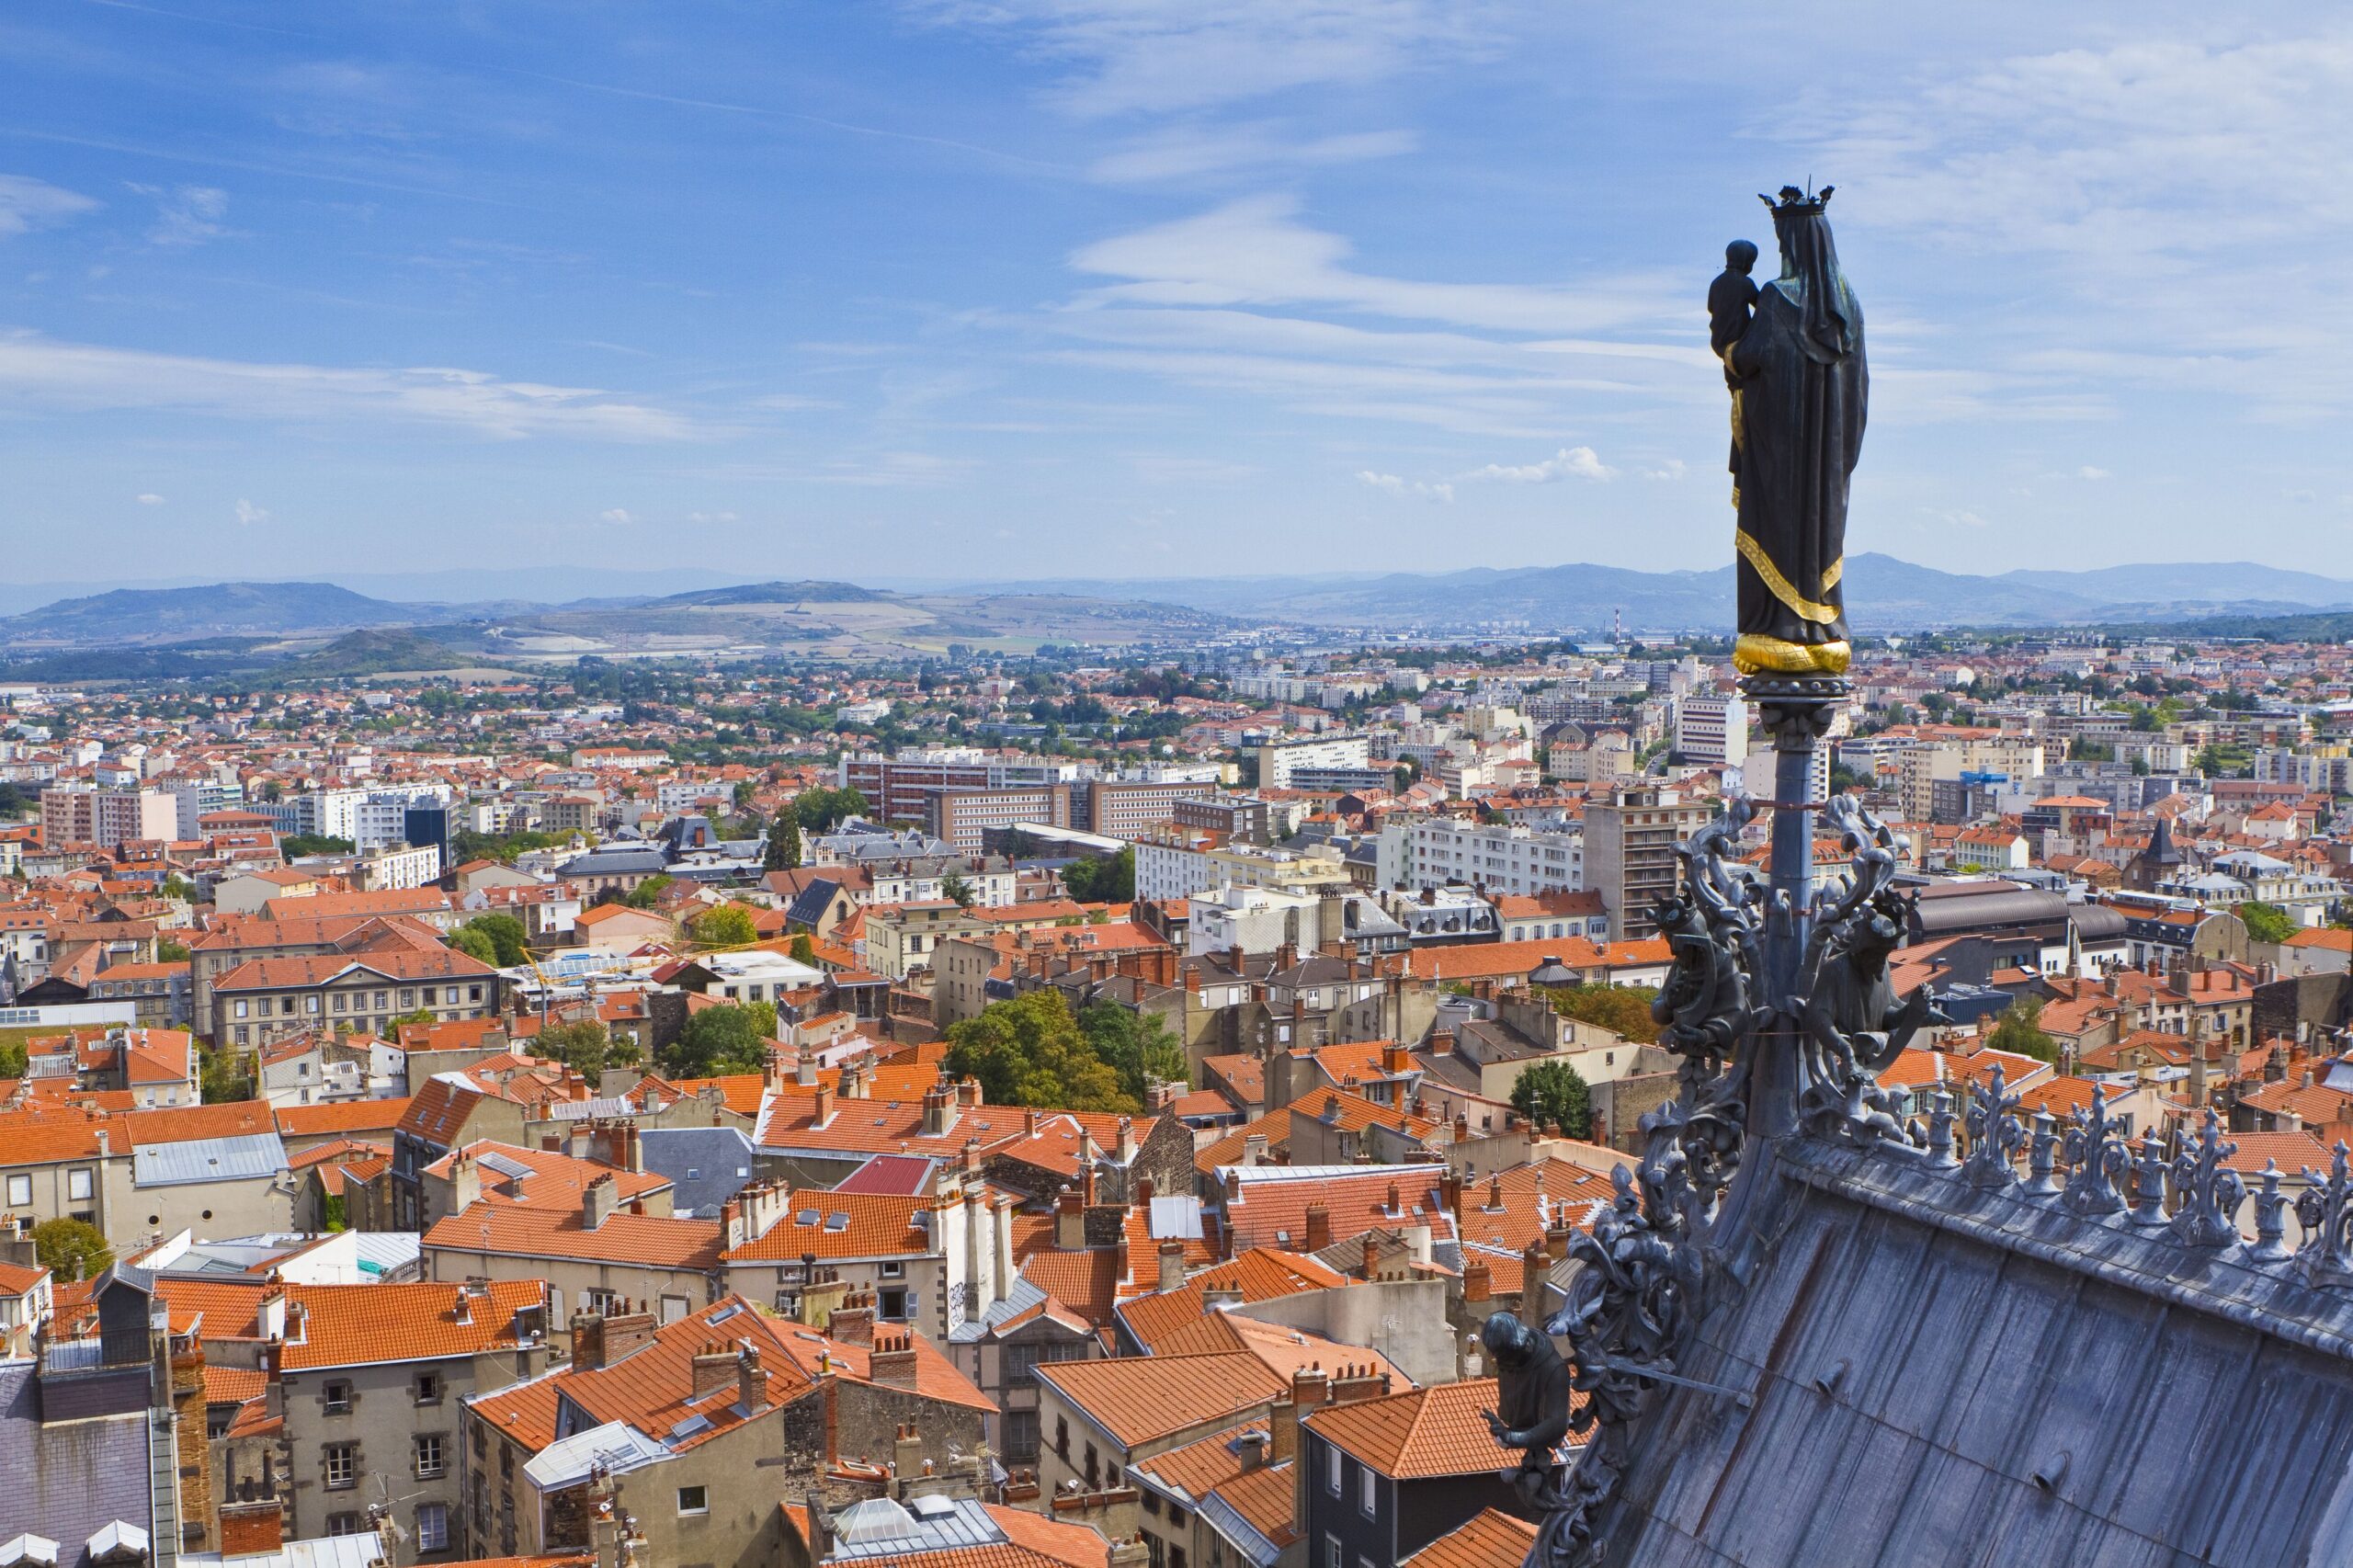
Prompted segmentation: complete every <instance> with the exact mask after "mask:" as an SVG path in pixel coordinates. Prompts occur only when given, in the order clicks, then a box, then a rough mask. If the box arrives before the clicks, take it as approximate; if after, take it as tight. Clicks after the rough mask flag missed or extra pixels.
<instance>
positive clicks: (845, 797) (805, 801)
mask: <svg viewBox="0 0 2353 1568" xmlns="http://www.w3.org/2000/svg"><path fill="white" fill-rule="evenodd" d="M865 814H866V797H865V796H864V795H861V794H859V793H858V791H857V790H801V793H800V794H798V795H795V796H794V797H793V798H792V815H793V818H794V820H796V821H798V822H799V823H800V824H801V826H802V827H803V828H806V829H807V830H808V831H809V832H811V833H825V832H828V831H830V830H831V829H832V828H833V826H834V825H835V824H836V823H838V822H840V821H841V820H842V819H843V818H844V817H855V816H864V815H865Z"/></svg>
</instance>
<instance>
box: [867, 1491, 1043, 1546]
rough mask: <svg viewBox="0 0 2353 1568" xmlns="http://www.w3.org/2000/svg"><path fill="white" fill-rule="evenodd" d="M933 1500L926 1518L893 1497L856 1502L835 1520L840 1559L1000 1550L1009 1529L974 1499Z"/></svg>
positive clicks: (872, 1498)
mask: <svg viewBox="0 0 2353 1568" xmlns="http://www.w3.org/2000/svg"><path fill="white" fill-rule="evenodd" d="M940 1501H941V1502H945V1503H947V1504H949V1506H947V1507H945V1508H942V1507H940V1506H938V1504H937V1503H931V1502H928V1501H927V1500H926V1501H925V1505H924V1506H923V1508H922V1510H921V1517H917V1515H916V1514H915V1512H911V1511H910V1510H909V1509H907V1508H904V1507H902V1506H900V1505H898V1504H896V1503H893V1502H892V1501H891V1500H890V1499H889V1498H887V1497H869V1498H867V1499H865V1500H864V1501H862V1502H858V1503H852V1504H851V1505H850V1506H848V1507H847V1508H844V1509H842V1510H841V1511H840V1512H838V1513H836V1514H835V1516H834V1556H835V1558H836V1559H839V1558H845V1557H898V1556H904V1554H906V1553H908V1552H913V1551H950V1550H953V1549H954V1548H957V1547H962V1546H996V1545H999V1544H1001V1543H1003V1541H1004V1540H1005V1539H1006V1535H1005V1531H1004V1530H1002V1529H1000V1528H997V1522H996V1521H995V1519H992V1518H990V1517H989V1516H988V1510H987V1509H986V1508H984V1507H983V1506H981V1504H980V1503H979V1502H978V1501H977V1500H975V1499H973V1498H971V1497H957V1498H942V1499H940Z"/></svg>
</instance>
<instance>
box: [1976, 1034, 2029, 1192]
mask: <svg viewBox="0 0 2353 1568" xmlns="http://www.w3.org/2000/svg"><path fill="white" fill-rule="evenodd" d="M2007 1085H2008V1074H2006V1073H2005V1072H2004V1070H2003V1068H2002V1065H2001V1063H2000V1062H1995V1064H1994V1071H1993V1073H1992V1074H1989V1075H1988V1076H1987V1077H1985V1078H1984V1079H1981V1080H1978V1081H1975V1082H1972V1084H1971V1085H1969V1119H1968V1128H1969V1158H1968V1159H1967V1160H1965V1161H1963V1162H1962V1164H1961V1179H1962V1180H1963V1181H1966V1182H1967V1183H1969V1185H1970V1186H1972V1187H2008V1186H2009V1185H2010V1184H2011V1183H2012V1182H2015V1181H2016V1180H2018V1174H2017V1172H2016V1171H2015V1170H2013V1169H2012V1168H2011V1162H2012V1161H2014V1160H2016V1159H2017V1158H2018V1150H2019V1149H2020V1148H2022V1147H2023V1146H2024V1145H2025V1143H2026V1129H2025V1128H2023V1127H2020V1126H2019V1125H2018V1096H2016V1095H2013V1094H2009V1093H2006V1092H2005V1091H2006V1087H2007ZM2045 1174H2046V1175H2047V1174H2048V1173H2047V1172H2046V1173H2045Z"/></svg>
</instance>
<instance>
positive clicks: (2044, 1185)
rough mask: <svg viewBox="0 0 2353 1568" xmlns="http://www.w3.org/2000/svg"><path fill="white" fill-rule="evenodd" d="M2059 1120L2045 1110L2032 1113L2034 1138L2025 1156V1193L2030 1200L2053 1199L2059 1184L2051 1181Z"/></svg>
mask: <svg viewBox="0 0 2353 1568" xmlns="http://www.w3.org/2000/svg"><path fill="white" fill-rule="evenodd" d="M2058 1129H2059V1120H2058V1119H2057V1118H2056V1117H2054V1116H2052V1114H2051V1113H2050V1112H2049V1111H2047V1110H2038V1111H2036V1112H2035V1113H2034V1136H2033V1139H2032V1141H2031V1142H2029V1144H2028V1147H2027V1155H2026V1192H2027V1195H2028V1196H2029V1197H2030V1198H2055V1197H2057V1196H2058V1195H2059V1184H2058V1183H2057V1182H2056V1181H2054V1180H2052V1176H2051V1173H2052V1169H2053V1165H2054V1157H2055V1156H2056V1155H2057V1153H2058V1152H2059V1131H2058Z"/></svg>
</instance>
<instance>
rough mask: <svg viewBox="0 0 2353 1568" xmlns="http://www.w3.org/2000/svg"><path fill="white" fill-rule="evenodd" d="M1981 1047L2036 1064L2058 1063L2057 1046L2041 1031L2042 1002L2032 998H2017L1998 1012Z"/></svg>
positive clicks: (2032, 996) (2028, 996) (2055, 1042)
mask: <svg viewBox="0 0 2353 1568" xmlns="http://www.w3.org/2000/svg"><path fill="white" fill-rule="evenodd" d="M1985 1043H1986V1045H1987V1046H1988V1047H1989V1048H1990V1049H1992V1050H1995V1051H2009V1052H2011V1053H2013V1054H2014V1055H2018V1056H2031V1057H2033V1058H2034V1059H2035V1060H2036V1061H2037V1062H2056V1061H2058V1060H2059V1042H2058V1041H2057V1040H2053V1039H2052V1038H2051V1037H2050V1036H2049V1035H2047V1034H2045V1033H2044V1032H2043V1030H2042V998H2041V997H2040V996H2036V995H2032V994H2029V995H2025V996H2020V997H2019V998H2018V999H2017V1000H2016V1001H2014V1002H2012V1003H2011V1004H2010V1005H2009V1006H2006V1007H2005V1008H2003V1009H2002V1011H2001V1014H2000V1016H1999V1017H1996V1018H1995V1020H1994V1028H1993V1030H1992V1032H1991V1033H1989V1034H1988V1035H1987V1036H1986V1037H1985Z"/></svg>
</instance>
